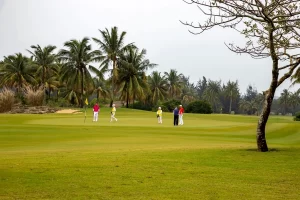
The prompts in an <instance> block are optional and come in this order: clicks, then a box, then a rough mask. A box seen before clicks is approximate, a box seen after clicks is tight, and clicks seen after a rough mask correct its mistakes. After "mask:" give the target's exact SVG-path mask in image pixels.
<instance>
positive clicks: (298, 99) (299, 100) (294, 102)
mask: <svg viewBox="0 0 300 200" xmlns="http://www.w3.org/2000/svg"><path fill="white" fill-rule="evenodd" d="M299 91H300V90H299ZM299 91H296V92H293V93H291V94H290V98H289V104H290V105H291V106H292V108H293V112H295V109H296V107H297V106H299V105H300V96H299Z"/></svg>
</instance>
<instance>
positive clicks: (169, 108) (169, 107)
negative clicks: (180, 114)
mask: <svg viewBox="0 0 300 200" xmlns="http://www.w3.org/2000/svg"><path fill="white" fill-rule="evenodd" d="M180 104H181V103H180V101H177V100H175V99H173V100H170V101H167V102H165V103H163V104H162V106H161V107H162V110H163V111H165V112H168V111H169V112H172V111H173V110H174V108H175V107H178V106H179V105H180Z"/></svg>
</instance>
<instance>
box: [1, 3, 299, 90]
mask: <svg viewBox="0 0 300 200" xmlns="http://www.w3.org/2000/svg"><path fill="white" fill-rule="evenodd" d="M203 19H204V18H203V16H202V15H201V14H200V12H199V10H198V8H197V7H196V6H195V5H188V4H186V3H184V2H183V1H182V0H148V1H146V0H0V60H2V59H3V56H8V55H10V54H14V53H18V52H21V53H24V54H26V55H28V53H27V52H26V49H29V48H30V46H31V45H37V44H39V45H41V46H45V45H49V44H51V45H55V46H57V47H58V48H62V47H63V43H64V42H65V41H68V40H70V39H78V40H79V39H82V38H83V37H85V36H88V37H98V38H100V34H99V31H98V30H99V29H101V30H102V29H105V28H109V29H110V28H111V27H113V26H117V27H118V28H119V31H126V32H127V35H126V39H125V42H126V43H130V42H134V43H135V44H136V45H137V46H138V47H139V48H140V49H142V48H144V49H146V50H147V57H148V58H149V59H150V61H151V62H153V63H156V64H158V67H157V68H156V69H155V70H158V71H160V72H164V71H169V70H170V69H176V70H177V71H178V72H179V73H183V74H184V75H186V76H189V77H190V81H191V82H194V83H196V82H197V81H198V80H199V78H201V79H202V76H205V77H206V78H207V79H212V80H222V82H227V81H228V80H231V81H235V80H238V82H239V85H240V89H241V92H242V93H245V91H246V88H247V86H248V85H249V84H251V85H253V86H255V87H256V88H257V90H258V92H261V91H263V90H265V89H267V88H268V87H269V84H270V80H271V65H270V64H271V61H270V59H264V60H254V59H252V58H251V57H250V56H247V55H237V54H235V53H233V52H231V51H229V50H228V49H227V47H226V46H225V45H224V43H229V42H234V41H236V42H237V43H241V42H243V41H244V39H243V38H242V37H241V36H240V35H238V34H237V33H235V32H233V31H232V30H229V29H212V30H210V31H208V32H205V33H203V34H201V35H192V34H190V33H189V32H188V30H189V28H188V27H186V26H184V25H182V24H181V23H180V22H179V20H182V21H194V22H198V21H202V20H203ZM93 48H94V49H96V48H97V45H96V44H94V43H93ZM289 86H290V82H286V83H285V84H283V85H282V86H281V87H280V88H279V89H278V91H277V93H276V95H277V96H279V95H280V92H281V91H282V90H283V89H285V88H289ZM297 88H299V87H298V86H297V87H292V88H290V90H291V91H294V90H296V89H297Z"/></svg>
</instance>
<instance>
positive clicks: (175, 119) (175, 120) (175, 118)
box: [174, 115, 178, 126]
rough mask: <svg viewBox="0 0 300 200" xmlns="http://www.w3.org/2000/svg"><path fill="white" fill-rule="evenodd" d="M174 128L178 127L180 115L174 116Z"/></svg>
mask: <svg viewBox="0 0 300 200" xmlns="http://www.w3.org/2000/svg"><path fill="white" fill-rule="evenodd" d="M174 126H178V115H174Z"/></svg>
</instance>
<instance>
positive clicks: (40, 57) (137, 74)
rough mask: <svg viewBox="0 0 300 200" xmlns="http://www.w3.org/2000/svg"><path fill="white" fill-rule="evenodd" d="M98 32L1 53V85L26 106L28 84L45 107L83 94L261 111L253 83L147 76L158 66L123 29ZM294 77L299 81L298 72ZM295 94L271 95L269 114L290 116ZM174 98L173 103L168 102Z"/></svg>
mask: <svg viewBox="0 0 300 200" xmlns="http://www.w3.org/2000/svg"><path fill="white" fill-rule="evenodd" d="M99 32H100V37H99V38H95V37H93V38H92V40H90V38H87V37H85V38H83V39H81V40H80V39H79V40H76V39H72V40H69V41H66V42H65V43H64V47H63V49H57V48H56V46H53V45H47V46H45V47H41V46H40V45H32V46H31V48H30V49H29V50H27V52H28V53H29V55H23V54H20V53H18V54H15V55H9V56H6V57H4V59H3V60H2V61H1V60H0V88H2V87H7V88H10V89H12V90H14V91H16V98H15V99H16V101H17V102H20V103H23V104H26V103H27V104H28V101H27V100H26V97H25V93H24V91H25V90H24V88H25V87H28V86H30V87H32V88H33V89H37V88H40V87H41V88H43V89H44V91H45V97H44V99H43V102H42V103H43V104H45V105H57V106H73V107H83V105H84V104H83V101H84V100H85V99H86V98H88V99H93V98H95V97H96V99H97V100H96V101H98V102H102V104H107V102H109V104H112V103H113V102H114V101H122V103H123V104H125V106H126V107H132V108H136V109H143V110H156V109H157V108H158V107H159V106H161V107H162V109H163V110H164V111H172V110H173V109H174V107H175V106H178V105H180V104H181V105H183V106H184V107H187V106H188V105H189V104H190V103H191V102H194V101H199V100H201V101H206V102H208V103H209V104H210V106H211V108H212V111H213V113H237V114H240V113H242V114H249V115H257V114H259V113H260V111H261V110H262V103H263V100H264V96H263V94H262V93H258V92H257V90H256V88H254V87H252V86H251V85H249V87H248V88H247V90H246V92H245V93H242V92H241V91H240V89H239V84H238V81H228V82H222V81H221V80H219V81H215V80H211V79H207V78H206V77H202V78H200V77H199V81H198V82H197V83H192V82H191V81H190V80H189V77H188V76H186V75H184V74H182V73H180V72H178V71H177V70H176V69H170V70H169V71H165V72H159V71H157V70H155V71H152V72H151V73H150V74H149V75H147V72H148V70H149V69H153V68H154V67H157V66H159V65H157V64H154V63H152V62H151V61H150V60H149V59H148V58H147V51H146V50H145V49H143V48H141V49H140V48H138V47H137V46H136V45H134V43H126V35H127V33H126V32H125V31H119V30H118V28H117V27H112V28H111V29H108V28H106V29H104V30H99ZM93 42H94V43H96V45H95V47H96V50H95V47H94V46H93ZM97 48H98V49H97ZM29 56H31V57H30V58H29ZM91 64H93V66H92V65H91ZM296 74H299V73H296ZM294 79H295V82H294V83H295V84H296V83H298V82H297V80H298V79H297V76H296V75H295V76H294ZM299 93H300V90H299V91H295V92H290V91H288V90H284V91H283V92H282V93H281V95H280V97H279V99H274V101H273V105H272V113H273V114H282V115H291V114H294V113H295V111H297V110H299V109H300V96H299ZM61 99H65V101H63V100H61ZM172 100H175V101H176V102H173V103H172V104H171V103H170V101H172ZM58 101H59V102H58ZM103 102H105V103H103ZM93 103H94V102H93ZM132 105H133V106H132ZM89 106H90V105H89Z"/></svg>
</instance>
